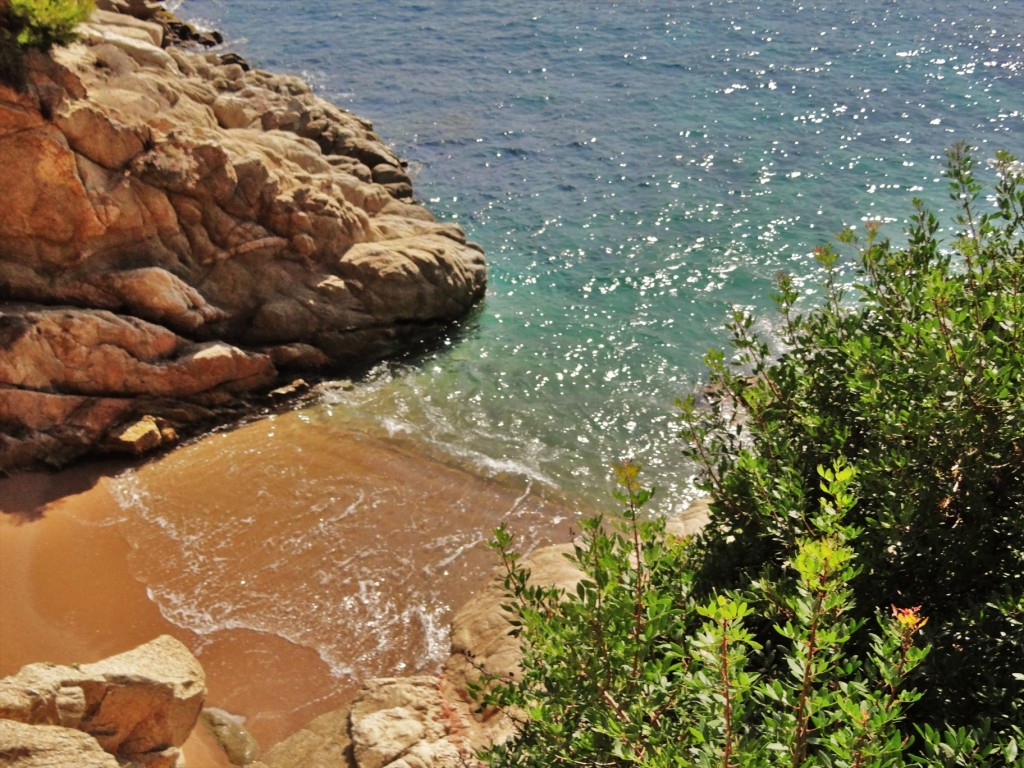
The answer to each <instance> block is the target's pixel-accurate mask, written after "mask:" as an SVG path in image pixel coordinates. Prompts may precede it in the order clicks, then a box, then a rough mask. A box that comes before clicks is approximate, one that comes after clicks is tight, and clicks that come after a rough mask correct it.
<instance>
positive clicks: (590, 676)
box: [476, 462, 1017, 768]
mask: <svg viewBox="0 0 1024 768" xmlns="http://www.w3.org/2000/svg"><path fill="white" fill-rule="evenodd" d="M635 472H636V468H635V467H634V466H632V465H625V466H624V468H623V469H622V470H621V471H620V473H619V481H620V484H621V485H622V487H623V488H624V489H625V490H626V493H625V494H624V498H625V500H626V514H625V515H624V518H623V519H621V520H616V521H614V522H612V523H611V524H606V523H605V522H604V521H602V520H601V519H591V520H587V521H585V522H584V524H583V528H582V535H581V536H580V538H579V540H577V541H576V542H575V546H574V553H573V554H572V556H571V557H570V560H571V561H572V562H573V563H574V564H575V565H576V566H577V567H578V568H579V570H580V571H581V572H582V574H583V578H582V580H581V581H580V583H579V585H578V586H577V587H576V589H575V591H574V592H569V593H564V592H560V591H558V590H556V589H552V588H547V587H544V586H540V585H533V584H531V583H530V574H529V571H528V570H527V569H525V568H524V567H523V566H522V564H521V562H520V560H519V557H518V555H517V554H516V553H515V552H514V551H513V550H512V548H511V541H512V539H511V536H510V534H509V533H508V531H507V530H505V529H504V528H501V529H499V530H498V531H497V532H496V535H495V537H494V540H493V542H492V545H493V546H494V547H495V549H496V550H497V551H498V553H499V555H500V557H501V559H502V562H503V564H504V566H505V572H506V577H505V587H506V589H507V591H508V594H509V597H510V602H509V604H508V605H507V606H506V607H507V608H508V609H509V610H511V612H512V613H513V615H514V616H515V619H514V621H513V625H514V629H513V632H514V633H515V634H517V635H518V636H519V638H520V642H521V645H522V649H523V663H522V671H521V674H519V675H518V676H514V677H513V678H511V679H509V678H504V677H491V678H487V677H485V678H484V679H483V683H481V684H480V685H479V686H478V688H477V689H476V694H477V696H478V698H479V700H480V701H481V703H482V704H483V705H486V706H494V707H498V708H499V709H501V710H503V711H505V712H506V713H508V714H509V715H510V716H511V717H512V718H513V721H514V722H515V723H516V726H517V729H516V735H515V736H514V738H513V739H512V740H510V741H508V742H506V743H504V744H501V745H499V746H497V747H494V748H492V749H491V750H489V751H488V752H487V753H485V755H484V757H485V758H486V759H487V760H488V761H489V763H490V764H491V765H494V766H531V767H535V768H541V767H544V768H547V766H557V765H573V766H593V767H594V768H598V767H599V766H626V765H636V766H645V767H648V766H649V767H650V768H662V767H667V766H706V767H707V768H711V767H712V766H714V767H715V768H740V767H742V768H758V767H762V766H763V767H765V768H767V767H768V766H789V767H790V768H801V767H802V766H812V765H813V766H830V767H831V766H836V767H837V768H838V766H861V767H862V768H868V766H871V767H872V768H881V767H882V766H902V765H908V764H920V765H933V766H945V765H949V766H953V765H965V766H989V765H999V764H1003V765H1013V764H1014V760H1015V759H1016V754H1017V753H1016V749H1017V743H1016V741H1015V740H1013V739H1012V738H1007V739H1002V740H998V739H994V738H990V737H989V735H988V733H987V731H984V730H960V731H951V730H950V729H944V730H942V731H940V730H938V729H922V730H921V733H920V737H919V739H918V741H919V744H915V743H914V740H913V739H911V738H909V737H908V736H907V734H906V732H905V725H906V719H907V713H908V709H909V708H910V706H911V705H912V704H913V703H914V702H915V701H917V700H918V699H919V698H920V693H918V692H916V691H915V690H913V689H910V688H908V687H907V685H906V681H907V679H908V678H909V676H910V675H911V674H912V673H913V671H914V670H915V669H916V668H918V667H919V665H921V664H922V662H923V661H924V660H925V658H926V657H927V655H928V649H927V648H921V647H918V646H917V643H916V641H917V638H918V637H919V635H920V634H921V633H922V632H923V630H924V628H925V627H926V625H927V624H928V619H927V617H924V616H922V615H921V613H920V611H919V609H918V608H916V607H899V608H896V607H890V609H889V610H887V611H879V612H877V614H876V616H875V617H873V620H872V621H871V622H865V621H864V620H862V619H858V618H856V615H855V614H856V611H855V610H854V608H855V605H854V600H853V589H852V587H851V584H852V583H853V582H854V581H855V580H856V578H857V576H858V574H859V573H860V571H861V568H860V566H859V564H858V563H857V560H858V556H857V552H856V548H855V543H856V541H857V539H858V538H859V532H858V530H857V529H855V528H853V527H852V526H850V525H848V524H847V522H846V520H847V518H848V517H849V516H850V513H851V511H852V509H854V508H855V500H854V498H853V496H852V495H851V493H850V486H851V484H852V482H853V479H854V476H855V473H854V471H853V469H852V468H850V467H848V466H845V465H844V464H843V463H842V462H840V463H837V464H836V465H835V466H834V467H833V468H831V469H824V468H820V470H819V479H820V489H819V492H818V493H817V494H816V495H817V498H818V503H819V509H818V512H817V514H816V515H814V516H813V517H812V518H810V519H809V520H808V530H807V532H806V533H805V535H802V536H800V537H799V539H798V541H797V542H796V549H795V552H794V555H793V558H792V560H791V562H790V564H789V566H790V567H789V568H788V569H787V572H786V573H785V574H782V575H781V576H780V578H779V579H778V580H777V581H774V582H768V581H766V580H760V581H757V582H753V583H751V584H749V585H748V587H747V588H746V589H744V590H729V591H723V592H715V593H712V594H710V595H699V594H698V593H697V591H696V589H695V587H696V584H695V582H694V579H693V568H692V566H693V562H692V560H691V558H692V557H693V555H694V554H695V553H696V552H697V551H698V548H697V547H696V546H694V544H693V543H692V542H687V541H681V540H678V539H674V538H673V537H671V536H667V535H666V534H665V526H664V521H659V520H654V521H641V520H640V519H639V518H638V515H637V513H638V511H639V509H640V507H641V506H642V504H643V502H644V501H646V498H647V497H648V496H649V493H648V492H647V491H644V490H643V489H641V488H640V487H639V485H638V484H637V483H636V474H635ZM765 622H768V623H770V624H771V626H772V628H773V633H774V634H775V636H776V637H778V638H781V642H772V643H763V642H762V641H761V640H760V639H759V638H758V636H757V633H756V632H755V631H754V630H753V627H754V626H756V625H758V624H762V623H765ZM858 633H863V634H865V636H866V637H867V638H868V647H867V649H866V651H865V652H864V653H862V654H858V653H856V652H854V651H853V650H852V649H851V645H852V638H854V637H855V636H856V635H857V634H858ZM770 647H771V649H769V648H770Z"/></svg>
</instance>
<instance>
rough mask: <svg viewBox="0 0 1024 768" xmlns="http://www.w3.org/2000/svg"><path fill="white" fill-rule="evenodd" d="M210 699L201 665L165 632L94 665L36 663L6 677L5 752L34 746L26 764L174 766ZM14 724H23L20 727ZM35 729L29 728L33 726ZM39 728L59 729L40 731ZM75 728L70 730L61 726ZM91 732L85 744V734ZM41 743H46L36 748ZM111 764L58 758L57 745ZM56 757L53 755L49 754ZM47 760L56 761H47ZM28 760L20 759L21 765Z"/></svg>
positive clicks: (0, 726)
mask: <svg viewBox="0 0 1024 768" xmlns="http://www.w3.org/2000/svg"><path fill="white" fill-rule="evenodd" d="M205 696H206V678H205V675H204V674H203V669H202V667H200V666H199V662H197V661H196V660H195V658H194V657H193V656H192V654H191V653H189V651H188V649H187V648H185V646H184V645H182V644H181V643H180V642H178V641H177V640H175V639H174V638H171V637H168V636H163V637H159V638H157V639H156V640H153V641H151V642H149V643H146V644H145V645H141V646H139V647H138V648H136V649H134V650H132V651H128V652H127V653H122V654H119V655H117V656H112V657H110V658H109V659H104V660H103V661H100V662H97V663H95V664H82V665H77V666H73V667H65V666H58V665H56V664H30V665H28V666H27V667H24V668H23V669H22V670H21V671H20V672H19V673H18V674H17V675H14V676H13V677H8V678H4V679H3V680H0V755H2V754H3V749H4V745H9V746H8V749H9V750H14V751H18V750H25V749H31V750H32V751H31V753H29V752H26V753H25V759H26V760H27V759H28V756H29V754H32V755H35V757H32V759H33V760H36V762H25V763H24V765H93V764H95V765H111V764H112V765H118V761H120V763H121V764H124V765H131V766H137V767H138V768H163V767H165V766H166V768H171V767H172V766H175V765H176V764H177V763H178V761H179V757H180V749H179V747H180V746H181V745H182V744H183V743H184V742H185V739H187V738H188V735H189V733H191V731H192V727H193V726H194V725H195V723H196V718H197V717H198V716H199V712H200V710H201V708H202V706H203V699H204V698H205ZM9 721H14V722H16V723H24V724H25V725H26V728H27V730H26V729H25V728H15V727H14V726H12V725H11V724H9ZM29 726H30V727H29ZM40 726H60V728H45V729H42V730H40V731H36V730H35V728H36V727H40ZM67 729H74V731H72V733H76V732H78V733H79V736H74V735H69V734H68V733H62V732H61V731H64V730H67ZM82 736H84V737H85V741H83V740H82V738H80V737H82ZM36 744H42V745H43V746H30V745H36ZM93 745H94V746H95V747H96V748H97V749H99V750H101V751H102V752H106V753H109V755H113V756H114V757H116V758H117V760H114V761H113V762H112V763H111V762H109V761H108V762H102V761H100V758H96V762H88V761H86V760H85V758H84V757H83V760H82V761H81V762H80V761H78V760H69V761H66V762H58V761H56V760H57V758H55V757H52V755H53V754H55V753H56V752H57V751H59V750H71V751H72V752H73V751H74V750H79V749H80V750H82V752H81V754H82V755H84V756H87V757H89V759H90V760H92V759H93V758H92V754H93V753H94V752H95V751H96V750H95V749H93ZM46 755H51V757H46ZM46 759H48V760H50V762H45V760H46ZM15 764H17V765H22V763H20V762H18V763H15Z"/></svg>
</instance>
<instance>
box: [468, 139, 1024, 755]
mask: <svg viewBox="0 0 1024 768" xmlns="http://www.w3.org/2000/svg"><path fill="white" fill-rule="evenodd" d="M973 171H974V165H973V162H972V160H971V158H970V155H969V153H968V152H967V151H966V150H965V149H964V148H962V147H955V148H954V149H953V150H952V151H951V153H950V162H949V169H948V171H947V174H948V177H949V180H950V183H951V190H952V192H951V196H952V198H953V199H954V200H955V201H956V202H957V204H958V206H959V209H960V211H961V214H960V216H959V218H958V226H959V228H960V230H959V231H958V232H957V233H956V235H955V236H954V238H953V239H952V240H951V241H950V242H949V243H947V244H946V245H945V246H942V245H940V243H939V241H938V239H937V232H938V225H937V222H936V220H935V218H934V217H933V216H931V215H930V214H929V213H927V212H926V211H925V210H924V209H923V208H922V207H921V205H920V204H919V203H917V202H916V201H915V213H914V216H913V219H912V221H911V224H910V228H909V231H908V241H907V244H906V246H905V247H900V248H897V247H894V246H893V245H892V244H891V243H890V242H888V241H886V240H883V239H881V238H880V236H879V234H880V233H879V229H878V227H877V226H876V225H874V224H869V225H868V227H867V235H866V240H865V242H863V243H858V242H857V240H856V238H855V237H854V236H853V235H852V233H846V234H844V235H842V236H841V238H840V240H841V242H842V243H843V244H845V245H846V246H849V247H851V249H853V250H854V251H855V253H854V254H853V255H855V256H856V258H857V262H858V265H859V266H858V270H857V271H858V278H859V279H858V285H857V286H856V289H855V290H856V292H857V293H856V294H853V293H852V292H850V291H849V289H846V288H844V287H842V286H841V285H840V284H839V280H838V277H837V274H838V269H839V259H840V258H843V256H841V255H840V252H839V251H838V250H837V249H835V248H831V247H829V248H822V249H820V250H819V251H818V254H817V255H818V258H819V261H820V262H821V264H822V266H823V267H824V269H825V275H826V278H825V281H824V300H823V304H822V305H821V306H819V307H817V308H814V309H811V310H809V311H808V312H806V313H804V314H801V313H799V312H798V311H797V303H798V297H797V293H796V291H795V290H794V287H793V283H792V281H791V280H790V279H788V278H786V277H784V276H783V277H780V279H779V284H778V296H777V300H778V303H779V308H780V321H779V325H780V329H781V331H780V332H781V335H782V337H783V342H784V345H785V351H784V352H783V353H782V354H781V355H777V354H773V352H772V351H771V350H772V346H771V345H769V344H768V343H767V342H765V341H764V340H761V339H758V338H756V337H755V336H754V335H753V334H752V332H751V328H752V327H753V321H752V319H751V318H750V317H748V316H746V315H744V314H742V313H737V314H736V316H735V317H734V319H733V323H732V324H731V330H732V335H733V346H734V350H735V354H734V356H733V357H732V359H730V360H728V361H727V360H726V357H725V355H724V354H723V353H720V352H712V353H709V355H708V358H707V362H708V365H709V370H710V376H711V381H710V385H709V387H707V389H706V402H703V403H698V400H697V398H696V397H689V398H687V399H685V400H683V401H681V402H680V404H679V405H680V409H681V419H682V424H683V434H684V436H685V437H686V438H687V441H688V448H687V450H688V452H689V454H690V455H691V456H692V457H693V458H694V459H695V460H696V461H697V463H698V464H699V465H700V466H701V467H702V468H703V470H704V476H703V483H704V485H705V488H706V490H707V491H708V492H709V493H710V494H711V496H712V498H713V504H712V514H711V522H710V523H709V525H708V526H707V528H706V529H705V531H704V532H703V533H702V534H701V535H700V536H699V537H697V538H696V539H694V540H692V541H680V540H677V539H675V538H673V537H672V536H669V535H667V534H666V532H665V526H664V523H663V522H662V521H660V520H656V519H654V520H648V519H644V518H643V517H642V514H641V513H640V508H641V507H642V506H643V503H644V502H645V501H646V500H647V498H648V496H649V492H648V491H645V490H643V489H642V488H641V487H640V486H639V484H638V482H637V477H636V468H635V467H634V466H633V465H630V464H627V465H624V466H623V467H622V468H621V469H620V470H618V473H617V474H618V480H619V484H620V487H621V488H622V499H623V501H624V502H625V514H624V515H623V516H622V517H621V519H616V520H612V521H605V520H603V519H594V520H588V521H585V522H584V523H583V525H582V531H581V535H580V537H579V538H578V540H577V541H576V542H575V547H574V554H573V555H572V557H571V559H572V561H573V562H574V563H575V564H576V566H577V567H578V568H579V569H580V570H581V571H582V573H583V579H582V581H581V582H580V584H579V586H578V587H577V589H576V590H575V592H570V593H562V592H559V591H557V590H553V589H550V588H545V587H543V586H538V585H534V584H532V583H531V582H530V580H529V573H528V571H527V570H526V569H524V568H523V566H522V564H521V561H520V560H519V558H518V556H517V555H516V553H515V552H514V550H513V548H512V544H511V536H510V534H509V533H508V532H507V531H506V530H505V529H499V531H498V532H497V534H496V536H495V541H494V546H495V547H496V549H497V551H498V552H499V554H500V556H501V558H502V562H503V563H504V564H505V569H506V580H505V586H506V589H507V592H508V594H509V596H510V600H509V604H508V608H509V609H510V610H511V611H512V612H513V614H514V615H515V616H516V619H515V625H514V628H513V631H514V632H515V633H516V634H518V636H519V638H520V642H521V644H522V647H523V654H524V657H523V664H522V670H521V672H520V674H518V675H516V676H515V677H513V678H512V679H491V680H489V681H488V679H487V678H484V679H485V684H483V685H481V687H480V689H479V690H478V695H479V696H480V698H481V701H482V702H483V703H485V704H487V705H491V706H496V707H499V708H501V709H503V710H505V711H506V712H507V713H509V715H510V716H512V717H513V718H514V720H515V721H516V723H517V734H516V736H515V737H514V738H513V739H512V740H510V741H509V742H508V743H506V744H504V745H501V746H499V747H497V748H495V749H493V750H491V751H490V752H489V753H488V754H487V758H488V760H489V761H490V762H491V763H492V764H493V765H498V766H554V765H562V764H566V765H585V766H612V765H627V764H635V765H644V766H669V765H672V766H711V765H714V766H720V767H721V768H730V767H731V766H744V767H746V766H791V767H792V768H801V767H803V766H819V765H820V766H863V767H867V766H874V767H880V766H902V765H929V766H954V765H971V766H1002V765H1007V766H1010V765H1013V766H1019V765H1020V764H1021V759H1022V758H1021V755H1020V754H1019V753H1018V746H1019V745H1024V735H1022V731H1021V727H1022V725H1024V721H1022V718H1024V631H1022V621H1024V349H1022V345H1021V340H1022V338H1024V243H1022V232H1024V179H1022V171H1021V166H1020V164H1018V163H1017V162H1016V161H1015V160H1014V159H1013V158H1012V157H1010V156H1008V155H1005V154H1004V155H999V156H998V158H997V160H996V172H997V175H998V183H997V187H996V194H995V197H994V205H992V206H988V205H983V203H982V202H981V201H980V195H981V189H980V187H979V185H978V184H977V182H976V181H975V178H974V173H973ZM982 206H983V207H984V208H985V210H984V211H980V210H979V207H982ZM854 296H855V297H856V298H858V299H859V301H856V302H855V301H852V300H851V298H852V297H854Z"/></svg>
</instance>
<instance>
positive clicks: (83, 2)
mask: <svg viewBox="0 0 1024 768" xmlns="http://www.w3.org/2000/svg"><path fill="white" fill-rule="evenodd" d="M94 8H95V4H94V2H93V0H10V9H9V11H8V13H7V14H6V16H7V17H6V18H5V19H4V25H5V27H7V28H8V29H9V30H10V31H11V32H13V34H14V36H15V37H16V39H17V41H18V43H19V44H20V45H23V46H26V47H29V48H38V49H40V50H44V51H45V50H48V49H50V48H52V47H53V46H54V45H67V44H68V43H70V42H73V41H74V40H75V31H74V30H75V27H77V26H78V25H79V24H81V23H82V22H83V21H85V20H86V19H88V18H89V16H91V15H92V12H93V10H94Z"/></svg>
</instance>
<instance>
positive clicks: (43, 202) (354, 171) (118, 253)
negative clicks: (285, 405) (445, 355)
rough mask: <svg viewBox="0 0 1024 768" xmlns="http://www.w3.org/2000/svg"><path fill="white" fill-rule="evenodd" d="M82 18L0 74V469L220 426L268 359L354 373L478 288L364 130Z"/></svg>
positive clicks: (267, 382)
mask: <svg viewBox="0 0 1024 768" xmlns="http://www.w3.org/2000/svg"><path fill="white" fill-rule="evenodd" d="M106 6H107V7H108V8H110V9H113V10H115V11H116V10H118V9H121V10H124V9H133V10H136V11H137V12H138V13H139V15H140V16H143V18H144V19H145V18H156V19H157V21H159V20H160V19H159V18H158V17H157V16H154V15H153V9H152V7H151V5H150V4H148V3H127V2H110V3H106ZM135 6H138V8H137V9H136V8H135ZM81 32H82V42H81V43H78V44H75V45H73V46H71V47H69V48H67V49H61V50H57V51H55V52H54V53H53V56H52V57H48V56H44V55H42V54H38V53H32V54H29V55H28V56H27V57H26V60H25V69H26V73H27V85H26V87H25V88H23V89H16V88H13V87H9V86H7V85H3V84H0V165H2V167H3V168H4V179H5V196H4V199H5V204H4V206H3V207H2V208H0V430H2V432H0V469H4V468H10V467H12V466H16V465H22V464H25V463H27V462H29V461H40V460H43V461H49V462H51V463H61V462H63V461H65V460H67V459H69V458H72V457H73V456H75V455H77V454H80V453H82V452H84V451H86V450H92V449H97V450H106V449H116V446H117V445H118V440H117V439H116V435H117V434H119V433H121V432H123V430H124V428H125V427H127V426H128V425H130V424H133V423H135V422H136V421H137V420H138V419H139V418H141V417H142V416H145V415H149V416H152V417H154V418H156V419H159V420H163V421H164V422H166V423H167V424H168V425H169V426H171V427H178V428H181V427H183V426H185V425H187V424H189V423H190V422H192V421H193V420H194V421H198V422H203V421H204V420H205V419H209V418H210V417H216V416H219V417H221V418H223V416H224V409H225V408H226V407H228V406H233V407H238V406H239V405H242V406H243V407H244V403H245V395H246V394H247V393H256V392H258V393H263V392H265V391H267V390H268V389H271V388H273V384H274V383H275V381H276V380H277V377H278V371H279V368H278V367H279V366H287V367H288V368H289V369H290V370H291V371H296V370H298V371H303V370H313V369H316V368H344V367H346V366H356V365H365V364H366V363H368V362H371V361H373V360H375V359H378V358H380V357H382V356H385V355H388V354H392V353H394V352H396V351H398V350H400V349H402V348H403V347H406V346H408V345H409V344H412V343H414V342H417V341H419V340H421V339H424V338H427V337H430V336H431V335H434V334H436V333H438V332H439V331H440V330H442V329H443V328H444V327H445V326H446V325H447V324H448V323H450V322H452V321H453V320H455V319H457V318H458V317H459V316H461V315H462V314H464V313H465V312H466V311H467V310H468V309H469V308H470V307H471V306H472V305H473V304H474V303H475V302H476V301H477V300H479V299H480V298H481V296H482V295H483V291H484V288H485V281H486V269H485V265H484V258H483V254H482V252H481V250H480V249H479V248H478V247H477V246H475V245H473V244H471V243H468V242H467V241H466V238H465V235H464V234H463V232H462V231H461V230H460V229H459V228H458V227H457V226H455V225H453V224H444V223H439V222H437V221H435V220H434V218H433V217H432V216H431V214H430V213H429V212H428V211H427V210H426V209H424V208H423V207H421V206H420V205H418V204H417V203H415V202H414V201H413V200H412V197H411V195H412V188H411V183H410V180H409V177H408V175H407V173H406V172H405V169H404V163H403V162H402V161H401V160H400V159H399V158H398V157H397V156H395V154H394V153H393V152H392V151H391V150H390V149H389V148H388V147H387V146H385V145H384V143H383V142H382V141H381V139H380V137H379V136H378V135H377V134H376V133H375V132H374V131H373V128H372V126H371V125H370V123H368V122H366V121H365V120H362V119H360V118H358V117H356V116H354V115H352V114H350V113H348V112H346V111H344V110H341V109H339V108H337V107H335V106H333V105H331V104H329V103H327V102H325V101H324V100H322V99H320V98H318V97H317V96H315V95H314V94H313V93H312V92H311V89H310V88H309V86H308V85H307V84H306V83H304V82H302V81H301V80H299V79H297V78H295V77H291V76H279V75H273V74H270V73H268V72H263V71H259V70H248V71H247V70H246V68H245V67H244V66H243V65H242V63H238V62H237V61H234V60H230V59H228V60H225V59H224V58H223V57H221V56H218V55H216V54H212V53H209V54H197V53H189V52H186V51H183V50H181V49H178V48H173V47H171V48H163V47H161V46H162V45H163V44H166V42H167V36H166V25H165V24H164V25H161V24H158V23H156V21H147V20H143V19H136V18H134V17H132V16H129V15H125V14H121V13H116V12H111V11H99V12H97V14H96V15H95V16H94V18H93V20H92V21H91V22H89V23H88V24H86V25H83V26H82V27H81ZM183 404H184V406H185V407H182V406H183ZM40 414H44V415H42V416H41V415H40Z"/></svg>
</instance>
